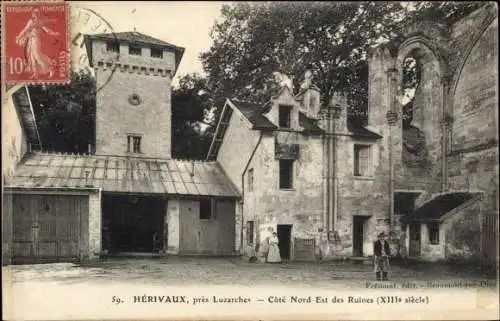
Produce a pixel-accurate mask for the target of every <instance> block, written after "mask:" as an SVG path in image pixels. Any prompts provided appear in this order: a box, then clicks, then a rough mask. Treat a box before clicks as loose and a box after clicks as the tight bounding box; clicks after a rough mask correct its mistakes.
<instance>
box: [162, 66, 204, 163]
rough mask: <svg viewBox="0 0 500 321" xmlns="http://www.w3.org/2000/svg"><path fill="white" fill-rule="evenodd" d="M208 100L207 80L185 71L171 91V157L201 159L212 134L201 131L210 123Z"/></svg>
mask: <svg viewBox="0 0 500 321" xmlns="http://www.w3.org/2000/svg"><path fill="white" fill-rule="evenodd" d="M211 108H212V99H211V98H210V95H209V89H208V86H207V80H206V79H205V78H203V77H201V76H200V75H198V74H188V75H185V76H184V77H182V78H181V79H180V81H179V88H175V89H174V90H173V92H172V156H173V157H175V158H191V159H203V158H204V157H205V156H206V154H207V152H208V148H209V147H210V142H211V140H212V136H211V135H210V133H209V132H205V131H203V129H204V128H205V127H207V126H211V125H213V123H211V122H212V121H213V119H211V118H210V117H209V111H210V110H211Z"/></svg>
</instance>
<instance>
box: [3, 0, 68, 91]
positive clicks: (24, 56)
mask: <svg viewBox="0 0 500 321" xmlns="http://www.w3.org/2000/svg"><path fill="white" fill-rule="evenodd" d="M2 15H3V35H2V42H3V43H2V46H3V57H4V59H3V64H4V65H3V70H4V80H5V81H6V82H7V83H9V84H15V83H20V82H27V83H67V82H68V81H69V74H70V72H69V71H70V64H69V59H70V54H69V29H68V20H69V19H68V17H69V4H68V3H65V2H60V1H54V2H4V3H2Z"/></svg>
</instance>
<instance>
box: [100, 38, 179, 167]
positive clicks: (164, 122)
mask: <svg viewBox="0 0 500 321" xmlns="http://www.w3.org/2000/svg"><path fill="white" fill-rule="evenodd" d="M127 47H128V46H127V45H124V44H121V47H120V55H119V57H116V54H112V53H108V52H106V49H105V43H104V42H100V41H95V42H94V43H93V55H94V57H93V60H94V68H95V73H96V79H97V87H98V88H100V90H98V92H97V94H96V106H97V109H96V145H97V146H96V154H104V155H106V154H107V155H109V154H112V155H127V154H129V153H127V135H128V134H136V135H140V136H142V141H141V153H140V154H134V156H139V157H141V156H144V157H157V158H170V157H171V77H172V75H173V70H174V68H175V58H174V55H173V53H170V52H164V57H163V59H159V58H152V57H150V54H149V48H143V51H142V55H141V56H133V55H129V54H128V48H127ZM133 94H136V95H138V97H139V102H140V103H139V104H138V105H133V104H131V103H130V101H129V99H130V97H131V95H133Z"/></svg>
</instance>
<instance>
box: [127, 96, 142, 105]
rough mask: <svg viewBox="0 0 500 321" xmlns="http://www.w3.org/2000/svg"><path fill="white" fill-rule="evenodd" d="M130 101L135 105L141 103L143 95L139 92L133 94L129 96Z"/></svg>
mask: <svg viewBox="0 0 500 321" xmlns="http://www.w3.org/2000/svg"><path fill="white" fill-rule="evenodd" d="M128 102H129V103H130V104H132V105H134V106H137V105H139V104H140V103H141V97H140V96H139V95H138V94H132V95H130V96H129V97H128Z"/></svg>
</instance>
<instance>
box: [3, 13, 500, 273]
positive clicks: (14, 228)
mask: <svg viewBox="0 0 500 321" xmlns="http://www.w3.org/2000/svg"><path fill="white" fill-rule="evenodd" d="M497 14H498V13H497V8H496V6H494V5H485V6H483V7H481V8H480V9H479V10H477V11H475V12H473V13H471V14H470V15H468V16H466V17H464V18H463V19H461V20H459V21H457V22H455V23H454V24H452V25H443V24H440V23H438V22H428V21H427V22H426V21H423V22H422V23H420V24H418V25H415V26H413V27H412V28H409V29H408V30H407V31H406V34H405V36H404V37H403V38H402V39H400V40H398V41H393V42H391V43H387V44H384V45H380V46H378V47H376V48H373V50H371V51H370V52H369V57H368V63H369V82H368V83H369V88H368V111H367V112H368V123H367V124H366V125H364V126H359V125H358V126H354V125H353V124H352V123H351V122H349V121H348V117H347V110H348V108H347V107H348V106H347V102H346V100H345V99H344V98H343V97H342V96H341V95H334V96H333V97H332V98H331V100H330V101H328V102H322V101H321V100H320V93H319V90H318V88H316V87H315V86H314V79H312V78H311V74H310V73H308V72H306V75H305V77H304V82H303V84H302V86H301V88H300V91H299V94H296V95H294V94H293V90H292V89H290V88H287V87H284V88H283V89H282V90H281V92H280V93H279V94H278V95H276V96H275V97H273V98H272V99H271V100H270V101H269V102H267V103H266V104H255V103H252V102H247V101H240V100H237V99H232V98H230V99H227V101H226V103H225V105H224V106H223V108H222V111H221V117H220V120H219V122H218V124H217V128H216V130H215V135H214V139H213V141H212V143H211V146H210V150H209V152H208V155H207V161H203V162H201V161H187V160H182V161H181V160H177V159H173V158H172V157H171V119H170V118H171V81H172V77H173V76H174V74H175V71H176V69H177V67H178V65H179V62H180V60H181V58H182V54H183V49H182V48H179V47H177V46H173V45H171V44H168V43H166V42H164V41H161V40H158V39H154V38H151V37H149V36H146V35H143V34H140V33H137V32H126V33H118V34H116V35H110V34H103V35H93V36H87V37H86V48H87V52H88V53H89V54H88V56H89V57H90V64H91V66H92V67H93V68H94V70H95V75H96V79H97V88H98V90H97V97H96V105H97V106H96V109H97V111H96V146H93V148H92V150H91V152H90V153H89V154H88V155H68V154H53V153H43V152H41V150H43V142H42V141H41V139H40V137H39V135H38V130H37V126H36V119H35V117H34V113H33V108H32V106H31V102H30V96H29V91H28V90H27V88H26V87H23V86H15V87H12V88H10V89H9V92H8V93H7V95H6V98H5V100H4V102H3V108H2V121H3V124H4V125H5V124H7V126H6V127H7V128H6V129H5V131H4V128H5V127H2V128H3V129H2V130H3V132H2V143H3V146H4V148H3V149H2V163H3V164H4V165H3V167H2V174H3V178H4V190H3V197H4V199H3V200H4V202H3V204H4V206H3V212H2V223H3V224H2V229H3V241H2V255H3V258H4V260H5V261H6V262H9V260H11V261H12V262H24V261H39V260H44V261H54V260H55V261H67V260H85V259H92V258H97V257H99V256H102V255H110V254H120V253H129V252H133V253H137V252H142V253H152V252H154V253H160V254H159V255H161V254H167V253H169V254H196V255H200V254H204V255H206V254H208V255H233V254H241V253H250V252H256V253H258V255H260V256H261V258H262V257H263V255H264V253H265V250H266V240H267V238H268V237H269V236H270V235H271V233H272V232H273V231H276V232H277V233H278V238H279V240H280V244H279V246H280V252H281V255H282V257H283V258H284V259H289V260H315V259H330V258H338V257H356V258H363V257H368V256H370V255H372V254H373V253H372V250H373V249H372V243H373V241H374V239H375V238H376V235H377V234H378V233H379V232H389V234H390V241H391V245H392V248H393V254H394V255H399V256H405V257H411V258H417V259H423V260H461V261H464V260H471V261H475V262H477V261H478V260H480V261H481V262H483V263H485V264H489V265H494V264H495V263H496V262H497V257H496V253H497V248H496V244H497V242H498V170H497V166H498V136H497V132H498V76H497V75H498V74H497V70H498V35H497V34H498V16H497ZM408 66H412V68H413V70H414V74H415V75H416V77H414V78H413V81H412V82H411V83H409V82H408V77H406V76H404V75H405V72H406V70H407V69H406V67H408Z"/></svg>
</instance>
